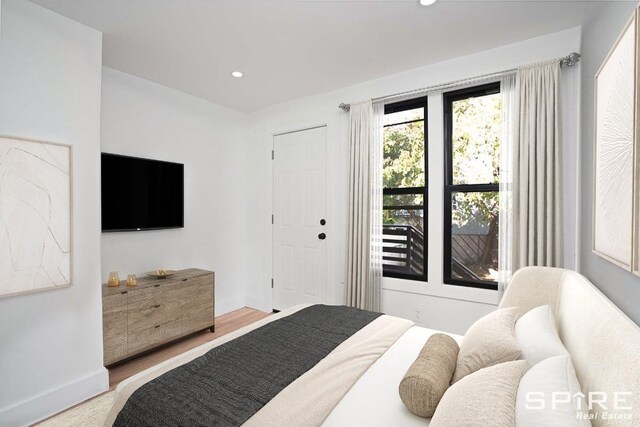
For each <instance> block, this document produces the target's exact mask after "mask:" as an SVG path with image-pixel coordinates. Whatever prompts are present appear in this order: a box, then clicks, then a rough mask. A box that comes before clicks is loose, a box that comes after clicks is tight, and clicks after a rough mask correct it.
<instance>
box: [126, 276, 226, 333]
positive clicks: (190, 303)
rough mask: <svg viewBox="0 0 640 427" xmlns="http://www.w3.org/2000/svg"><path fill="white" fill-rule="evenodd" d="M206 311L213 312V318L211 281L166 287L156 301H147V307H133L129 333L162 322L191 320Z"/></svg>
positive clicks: (131, 306)
mask: <svg viewBox="0 0 640 427" xmlns="http://www.w3.org/2000/svg"><path fill="white" fill-rule="evenodd" d="M150 302H153V305H149V303H150ZM206 310H209V311H210V312H211V316H212V317H213V286H212V283H211V282H208V283H207V282H206V281H203V280H190V281H188V282H185V284H184V285H183V284H182V283H179V284H177V283H175V284H170V285H166V286H163V287H161V288H160V290H159V292H157V295H156V296H155V297H154V298H153V299H151V298H146V299H145V300H144V304H135V305H134V304H131V303H130V304H129V315H128V330H129V332H135V331H141V330H146V329H149V328H152V327H155V326H156V325H158V324H161V323H166V322H172V321H177V320H180V319H187V318H190V317H192V316H193V315H194V314H198V313H200V312H203V311H206ZM211 324H213V321H212V322H211ZM211 324H210V325H211ZM194 330H197V329H194Z"/></svg>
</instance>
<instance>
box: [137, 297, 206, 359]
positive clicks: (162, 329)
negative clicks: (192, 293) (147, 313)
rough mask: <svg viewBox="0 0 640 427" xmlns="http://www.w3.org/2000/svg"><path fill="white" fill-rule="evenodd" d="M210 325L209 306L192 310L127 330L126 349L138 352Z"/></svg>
mask: <svg viewBox="0 0 640 427" xmlns="http://www.w3.org/2000/svg"><path fill="white" fill-rule="evenodd" d="M211 325H213V310H212V309H211V308H206V309H203V310H201V311H199V312H195V311H192V312H191V316H189V317H185V318H182V319H178V320H173V321H165V322H164V323H158V324H156V325H154V326H151V327H147V328H145V329H139V330H135V331H129V334H128V339H127V350H128V351H129V353H130V354H135V353H139V352H141V351H145V350H148V349H150V348H153V347H155V346H157V345H160V344H164V343H167V342H169V341H172V340H174V339H176V338H180V337H182V336H184V335H187V334H189V333H192V332H196V331H199V330H201V329H206V328H208V327H210V326H211Z"/></svg>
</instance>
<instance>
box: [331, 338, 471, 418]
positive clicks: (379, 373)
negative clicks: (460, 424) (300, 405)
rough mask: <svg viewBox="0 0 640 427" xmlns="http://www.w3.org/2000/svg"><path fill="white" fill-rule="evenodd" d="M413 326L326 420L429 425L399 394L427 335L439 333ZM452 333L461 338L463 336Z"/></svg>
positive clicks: (370, 369) (366, 373)
mask: <svg viewBox="0 0 640 427" xmlns="http://www.w3.org/2000/svg"><path fill="white" fill-rule="evenodd" d="M438 332H439V331H436V330H433V329H427V328H422V327H419V326H413V327H411V328H410V329H409V330H407V331H406V332H405V333H404V334H403V335H402V336H401V337H400V338H399V339H398V340H397V341H396V342H395V343H394V344H393V345H392V346H391V347H390V348H389V349H388V350H387V351H386V352H385V353H384V354H383V355H382V356H381V357H380V358H379V359H378V360H377V361H376V362H375V363H374V364H373V365H372V366H371V367H370V368H369V369H368V370H367V371H366V372H365V373H364V375H362V377H360V379H359V380H358V381H357V382H356V383H355V384H354V386H353V387H352V388H351V390H349V392H348V393H347V394H346V395H345V396H344V398H343V399H342V400H341V401H340V403H338V405H337V406H336V407H335V409H334V410H333V411H332V412H331V414H330V415H329V416H328V417H327V419H326V420H325V421H324V423H323V424H322V425H323V426H330V427H333V426H335V427H343V426H394V425H395V426H403V427H405V426H406V427H412V426H416V427H417V426H421V427H424V426H428V425H429V420H428V419H425V418H420V417H418V416H416V415H413V414H412V413H411V412H409V410H408V409H407V408H406V407H405V406H404V404H403V403H402V401H401V400H400V395H399V394H398V386H399V384H400V380H402V377H403V376H404V374H405V373H406V372H407V369H409V366H411V364H412V363H413V362H414V361H415V360H416V357H418V353H420V350H421V349H422V347H423V346H424V343H426V342H427V339H428V338H429V337H430V336H431V335H433V334H436V333H438ZM449 335H451V336H452V337H453V338H454V339H455V340H456V341H458V342H460V341H461V340H462V337H461V336H459V335H452V334H449Z"/></svg>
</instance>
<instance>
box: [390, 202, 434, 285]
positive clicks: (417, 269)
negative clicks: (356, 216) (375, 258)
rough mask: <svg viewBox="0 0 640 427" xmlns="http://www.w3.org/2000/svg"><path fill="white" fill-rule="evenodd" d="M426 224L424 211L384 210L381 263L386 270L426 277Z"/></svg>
mask: <svg viewBox="0 0 640 427" xmlns="http://www.w3.org/2000/svg"><path fill="white" fill-rule="evenodd" d="M423 224H424V212H423V210H422V209H412V210H403V209H398V210H385V211H384V222H383V226H382V228H383V233H382V234H383V244H382V246H383V250H382V256H383V262H382V263H383V266H384V270H385V271H392V272H395V273H403V274H409V275H419V276H422V275H424V274H425V271H424V265H425V239H424V232H423V231H422V230H423Z"/></svg>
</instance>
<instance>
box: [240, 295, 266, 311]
mask: <svg viewBox="0 0 640 427" xmlns="http://www.w3.org/2000/svg"><path fill="white" fill-rule="evenodd" d="M246 304H247V307H250V308H255V309H256V310H260V311H266V312H267V313H271V311H273V307H271V306H270V305H269V304H267V302H266V301H265V300H264V298H257V297H255V296H252V295H247V299H246Z"/></svg>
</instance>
